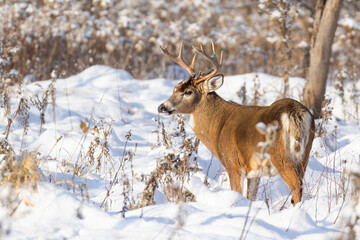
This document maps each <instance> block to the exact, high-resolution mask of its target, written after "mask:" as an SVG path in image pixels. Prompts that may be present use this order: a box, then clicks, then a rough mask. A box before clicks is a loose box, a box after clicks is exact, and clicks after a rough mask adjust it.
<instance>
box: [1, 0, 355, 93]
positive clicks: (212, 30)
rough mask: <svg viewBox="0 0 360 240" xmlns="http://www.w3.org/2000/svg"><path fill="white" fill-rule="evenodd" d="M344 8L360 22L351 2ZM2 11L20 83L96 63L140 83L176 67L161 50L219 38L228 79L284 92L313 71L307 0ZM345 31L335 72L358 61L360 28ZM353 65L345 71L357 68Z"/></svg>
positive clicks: (27, 4) (58, 4) (26, 5)
mask: <svg viewBox="0 0 360 240" xmlns="http://www.w3.org/2000/svg"><path fill="white" fill-rule="evenodd" d="M345 9H346V12H345V14H348V15H349V16H351V17H355V16H357V15H356V12H354V11H353V10H352V9H353V7H352V6H351V4H346V5H345ZM258 10H261V11H260V13H259V11H258ZM274 10H276V11H274ZM0 12H2V13H3V14H1V17H0V18H1V19H0V22H2V23H3V26H2V29H1V30H2V33H3V34H1V35H0V41H2V42H6V44H8V45H11V46H13V47H17V49H18V56H19V57H18V58H16V59H15V60H14V61H13V62H12V63H11V64H9V65H7V66H6V69H7V71H8V72H9V71H10V70H11V69H13V70H14V71H13V72H14V73H15V72H17V73H18V74H17V75H18V76H22V77H23V76H25V75H26V74H31V75H33V76H36V78H37V79H49V78H50V75H51V71H52V70H53V69H55V70H56V71H57V72H58V73H59V74H65V75H64V76H68V75H71V74H74V73H77V72H79V71H81V70H83V69H85V68H86V67H88V66H91V65H94V64H104V65H109V66H113V67H117V68H122V69H125V70H127V71H129V72H130V73H131V74H132V75H134V76H135V77H137V78H152V77H157V76H165V75H166V74H165V73H167V72H168V71H167V70H169V69H173V70H174V71H175V72H176V71H177V69H176V68H173V66H174V65H170V66H167V65H168V63H167V62H166V60H165V59H164V58H163V57H162V56H161V54H160V51H159V49H158V46H159V45H164V44H167V45H169V49H170V50H174V49H175V46H176V44H177V43H178V42H179V41H180V40H185V41H187V42H190V43H189V44H195V45H196V44H198V43H201V44H203V45H208V44H209V43H210V41H211V40H214V42H215V44H216V45H217V46H220V48H222V49H224V68H223V71H224V73H225V74H227V75H228V74H235V73H244V72H254V71H263V72H266V73H270V74H274V75H280V76H283V77H284V82H285V85H284V91H285V90H286V86H287V85H286V81H287V80H286V79H287V76H288V74H292V75H298V76H305V72H306V68H307V65H308V46H309V41H310V35H311V30H312V29H311V28H312V16H311V14H312V11H311V7H309V6H307V5H306V4H304V3H302V2H301V1H294V0H291V1H283V0H272V1H259V2H258V4H257V3H255V2H250V1H249V2H248V3H246V2H245V3H243V2H239V1H235V0H228V1H224V2H220V3H219V2H218V1H214V0H206V1H202V2H193V1H186V2H179V1H173V0H172V1H166V0H160V1H159V0H152V1H145V0H137V1H129V0H126V1H92V2H89V1H87V0H81V1H65V2H64V1H60V0H55V1H36V2H33V1H19V0H17V1H5V2H4V4H2V5H1V6H0ZM275 12H276V14H275ZM277 13H279V14H277ZM345 18H346V15H345ZM50 26H51V27H50ZM259 26H261V27H259ZM339 29H340V30H339V31H338V32H339V33H338V34H337V35H336V39H335V43H336V44H337V46H338V47H337V49H336V50H335V52H336V53H335V55H334V61H333V64H332V66H333V68H334V69H340V68H338V65H337V64H336V63H338V62H340V61H341V62H344V63H345V62H346V61H352V63H356V62H358V60H359V56H360V53H359V52H358V51H352V49H354V48H355V49H358V46H359V42H360V41H359V34H357V31H358V29H356V28H354V27H352V26H351V25H350V24H347V22H346V21H344V22H340V27H339ZM164 32H166V34H164ZM5 36H8V37H5ZM344 36H345V38H344ZM284 40H285V41H284ZM341 49H345V50H346V51H340V50H341ZM279 53H281V56H280V58H281V60H280V61H279ZM349 54H351V56H352V57H348V56H349ZM185 55H186V54H185ZM346 59H348V60H346ZM347 63H348V62H346V63H345V64H342V66H343V67H345V68H349V67H350V66H354V65H353V64H351V65H349V64H347ZM154 64H156V67H154ZM355 71H356V74H357V75H358V74H359V70H358V69H355ZM169 76H175V77H180V76H179V74H173V72H171V73H169ZM284 93H285V92H284Z"/></svg>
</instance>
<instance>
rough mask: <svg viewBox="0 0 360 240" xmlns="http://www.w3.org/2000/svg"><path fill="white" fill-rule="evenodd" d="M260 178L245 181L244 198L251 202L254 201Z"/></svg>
mask: <svg viewBox="0 0 360 240" xmlns="http://www.w3.org/2000/svg"><path fill="white" fill-rule="evenodd" d="M259 183H260V177H253V178H248V179H247V193H246V197H247V198H248V199H250V200H251V201H255V200H256V194H257V190H258V188H259Z"/></svg>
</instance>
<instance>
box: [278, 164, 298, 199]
mask: <svg viewBox="0 0 360 240" xmlns="http://www.w3.org/2000/svg"><path fill="white" fill-rule="evenodd" d="M290 165H291V166H290ZM279 175H280V176H281V178H282V179H283V180H284V181H285V183H286V184H287V185H288V187H289V188H290V190H291V192H292V198H291V203H292V204H293V205H294V206H295V204H296V203H298V202H300V201H301V197H302V188H303V186H302V185H303V184H302V178H301V177H300V176H299V175H301V174H299V172H298V171H297V170H296V168H295V167H294V166H292V164H288V166H284V167H283V171H279Z"/></svg>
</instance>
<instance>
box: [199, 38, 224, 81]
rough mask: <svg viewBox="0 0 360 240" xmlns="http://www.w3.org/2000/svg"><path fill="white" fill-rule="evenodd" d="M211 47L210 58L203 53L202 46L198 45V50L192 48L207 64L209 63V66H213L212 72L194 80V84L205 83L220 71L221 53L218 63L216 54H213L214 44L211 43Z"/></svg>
mask: <svg viewBox="0 0 360 240" xmlns="http://www.w3.org/2000/svg"><path fill="white" fill-rule="evenodd" d="M211 45H212V50H213V56H212V57H210V56H209V55H208V54H207V53H206V52H205V51H204V48H203V46H202V45H201V44H200V49H199V48H197V47H195V46H193V48H194V49H195V51H196V52H197V53H199V54H200V55H202V56H203V57H204V58H205V59H206V60H207V61H208V62H210V63H211V65H213V66H214V70H213V71H211V72H210V73H209V74H207V75H205V76H203V77H201V78H199V79H196V82H198V83H200V82H202V81H205V80H207V79H210V78H212V77H213V76H214V75H215V74H216V73H217V71H218V70H220V69H221V67H222V60H223V51H221V53H220V61H218V59H217V57H216V52H215V46H214V42H211Z"/></svg>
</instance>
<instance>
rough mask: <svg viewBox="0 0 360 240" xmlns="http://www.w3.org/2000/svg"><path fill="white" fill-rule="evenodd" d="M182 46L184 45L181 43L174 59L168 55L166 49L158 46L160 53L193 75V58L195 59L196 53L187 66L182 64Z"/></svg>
mask: <svg viewBox="0 0 360 240" xmlns="http://www.w3.org/2000/svg"><path fill="white" fill-rule="evenodd" d="M183 46H184V43H183V42H181V45H180V50H179V55H178V56H177V57H176V56H174V55H172V54H170V53H169V51H168V50H167V48H166V47H165V48H162V47H161V46H160V49H161V51H162V52H163V53H164V54H165V55H166V56H167V57H168V58H170V59H171V60H172V61H174V62H176V63H177V64H179V65H180V66H181V67H183V68H185V69H186V71H188V72H189V74H190V75H194V73H195V70H194V64H195V58H196V53H195V55H194V57H193V59H192V61H191V64H190V65H188V64H186V63H185V62H184V59H183V58H182V50H183Z"/></svg>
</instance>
